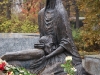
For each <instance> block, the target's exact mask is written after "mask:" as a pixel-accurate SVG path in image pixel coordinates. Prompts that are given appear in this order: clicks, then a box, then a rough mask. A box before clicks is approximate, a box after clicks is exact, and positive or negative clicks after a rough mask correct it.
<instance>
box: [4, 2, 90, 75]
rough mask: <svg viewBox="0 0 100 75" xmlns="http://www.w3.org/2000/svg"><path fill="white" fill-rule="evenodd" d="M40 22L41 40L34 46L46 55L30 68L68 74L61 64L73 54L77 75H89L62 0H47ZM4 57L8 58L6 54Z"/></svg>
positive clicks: (47, 73) (45, 74) (53, 74)
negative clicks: (83, 64)
mask: <svg viewBox="0 0 100 75" xmlns="http://www.w3.org/2000/svg"><path fill="white" fill-rule="evenodd" d="M38 23H39V31H40V40H39V44H35V45H34V47H35V48H37V49H42V50H43V51H44V55H42V56H41V57H40V58H39V59H37V60H36V61H35V62H32V63H31V64H29V67H28V69H29V70H30V71H31V72H32V73H36V74H40V75H66V73H64V71H63V68H61V66H60V65H61V64H62V63H64V62H65V57H66V56H72V58H73V60H72V64H73V66H74V67H75V68H76V69H77V72H76V74H75V75H89V74H88V73H87V72H86V71H85V70H84V68H83V67H82V60H81V58H80V55H79V53H78V51H77V49H76V47H75V45H74V43H73V39H72V34H71V28H70V25H69V21H68V15H67V12H66V10H65V9H64V6H63V4H62V1H61V0H46V7H45V8H43V9H42V10H40V12H39V15H38ZM23 52H24V51H23ZM23 52H21V53H23ZM21 53H20V54H21ZM14 54H16V53H14ZM33 54H34V53H33ZM28 55H29V54H26V57H27V56H28ZM8 56H9V54H8ZM17 56H18V55H17ZM12 57H13V56H12ZM2 58H3V59H6V58H4V56H3V57H2ZM29 58H31V56H30V57H29ZM20 59H21V58H20ZM24 59H25V58H24ZM9 60H10V59H9ZM11 60H13V59H11ZM17 60H18V59H17ZM31 60H32V59H31ZM20 62H21V61H20Z"/></svg>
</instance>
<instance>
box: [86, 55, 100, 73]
mask: <svg viewBox="0 0 100 75" xmlns="http://www.w3.org/2000/svg"><path fill="white" fill-rule="evenodd" d="M84 67H85V69H86V71H88V72H89V73H91V74H93V75H100V55H86V56H85V58H84Z"/></svg>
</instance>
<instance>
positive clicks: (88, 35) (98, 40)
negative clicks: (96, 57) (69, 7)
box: [77, 0, 100, 50]
mask: <svg viewBox="0 0 100 75" xmlns="http://www.w3.org/2000/svg"><path fill="white" fill-rule="evenodd" d="M77 1H78V5H79V9H80V11H83V12H85V18H86V19H85V20H84V26H83V27H82V28H81V30H82V32H81V37H82V41H83V43H84V47H85V48H89V49H90V50H91V49H92V50H93V49H94V50H96V49H100V10H99V9H100V0H77Z"/></svg>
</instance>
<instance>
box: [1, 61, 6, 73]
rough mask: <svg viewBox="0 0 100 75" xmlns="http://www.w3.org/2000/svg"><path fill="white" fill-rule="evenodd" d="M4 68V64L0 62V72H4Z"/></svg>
mask: <svg viewBox="0 0 100 75" xmlns="http://www.w3.org/2000/svg"><path fill="white" fill-rule="evenodd" d="M5 66H6V63H5V62H2V63H1V64H0V70H2V71H3V70H4V67H5Z"/></svg>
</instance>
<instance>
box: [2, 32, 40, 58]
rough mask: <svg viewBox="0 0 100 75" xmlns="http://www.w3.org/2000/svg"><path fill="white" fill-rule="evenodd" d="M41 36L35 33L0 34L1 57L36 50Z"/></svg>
mask: <svg viewBox="0 0 100 75" xmlns="http://www.w3.org/2000/svg"><path fill="white" fill-rule="evenodd" d="M38 40H39V34H34V33H0V56H2V55H4V54H5V53H6V52H15V51H20V50H27V49H34V44H35V43H38Z"/></svg>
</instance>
